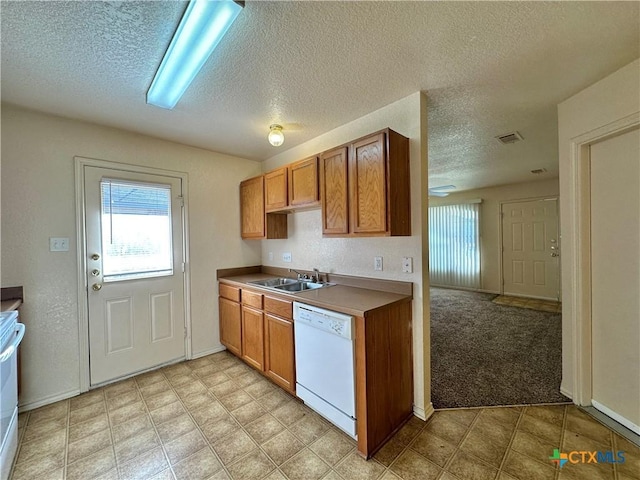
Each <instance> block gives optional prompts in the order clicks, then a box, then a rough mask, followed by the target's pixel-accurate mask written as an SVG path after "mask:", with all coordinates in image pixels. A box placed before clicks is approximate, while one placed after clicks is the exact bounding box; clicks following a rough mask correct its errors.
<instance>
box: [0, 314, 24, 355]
mask: <svg viewBox="0 0 640 480" xmlns="http://www.w3.org/2000/svg"><path fill="white" fill-rule="evenodd" d="M16 327H17V328H16V338H14V339H13V342H11V344H10V345H9V346H8V347H7V348H6V349H5V351H4V352H2V353H0V363H4V362H6V361H7V360H9V359H10V358H11V355H13V353H14V352H15V351H16V349H17V348H18V345H20V342H21V341H22V339H23V338H24V331H25V326H24V324H22V323H18V324H17V325H16Z"/></svg>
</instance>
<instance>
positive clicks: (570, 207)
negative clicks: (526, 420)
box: [558, 59, 640, 404]
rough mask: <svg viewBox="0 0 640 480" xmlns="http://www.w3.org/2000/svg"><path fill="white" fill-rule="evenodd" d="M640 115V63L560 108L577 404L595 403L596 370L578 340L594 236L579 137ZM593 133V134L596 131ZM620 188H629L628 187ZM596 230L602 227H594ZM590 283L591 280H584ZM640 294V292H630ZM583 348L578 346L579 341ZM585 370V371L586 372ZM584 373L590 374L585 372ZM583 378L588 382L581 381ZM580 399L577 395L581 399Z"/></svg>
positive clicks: (565, 326) (569, 366)
mask: <svg viewBox="0 0 640 480" xmlns="http://www.w3.org/2000/svg"><path fill="white" fill-rule="evenodd" d="M638 112H640V59H638V60H636V61H634V62H632V63H630V64H629V65H627V66H626V67H623V68H621V69H620V70H618V71H617V72H614V73H613V74H611V75H609V76H608V77H606V78H604V79H602V80H600V81H599V82H597V83H595V84H593V85H592V86H590V87H588V88H586V89H585V90H583V91H581V92H580V93H578V94H576V95H574V96H573V97H571V98H569V99H568V100H565V101H564V102H562V103H561V104H559V105H558V136H559V148H560V150H559V155H560V197H561V202H560V219H561V222H560V225H561V231H562V245H563V247H562V248H563V255H562V292H563V294H562V300H563V303H562V385H561V389H562V391H563V393H564V394H565V395H568V396H571V397H573V398H574V401H577V402H579V403H580V402H581V403H582V404H584V402H585V401H586V402H590V400H591V399H590V398H587V399H581V398H580V397H581V395H582V393H581V392H582V391H584V386H585V385H586V384H587V383H588V384H589V389H590V382H591V380H590V367H589V366H588V365H582V363H583V362H585V361H586V362H587V363H589V362H590V357H588V358H586V357H584V356H583V354H584V353H585V351H586V349H590V348H591V345H590V342H588V344H584V342H583V338H577V337H576V332H577V328H576V325H577V324H578V323H579V322H582V321H583V318H582V314H583V308H584V305H583V304H582V300H583V297H582V296H581V295H580V292H579V290H578V286H579V285H578V284H577V281H578V279H582V277H583V276H584V275H585V274H588V272H585V270H584V269H583V268H582V266H583V263H582V262H584V261H585V259H584V258H582V257H579V255H580V254H581V253H582V250H578V248H577V245H578V244H581V245H582V244H584V245H586V247H585V248H584V249H583V250H585V251H586V250H587V249H588V240H589V239H588V236H586V235H583V234H582V233H581V232H580V231H579V225H580V223H581V222H583V221H584V220H585V219H584V218H581V217H580V213H581V212H580V211H579V210H578V208H579V201H580V199H581V198H583V196H584V195H585V194H586V195H588V190H587V191H586V192H585V191H584V188H582V187H583V186H584V183H585V182H583V179H581V178H579V176H578V175H577V174H576V169H575V165H574V163H573V161H574V156H573V155H574V148H575V143H576V139H577V138H578V137H581V136H584V135H591V134H592V133H593V132H595V131H596V130H598V129H602V128H605V129H606V128H609V127H607V126H611V125H612V124H613V123H614V122H618V121H620V120H621V119H625V118H628V117H630V116H632V115H637V114H638ZM590 132H592V133H590ZM619 188H622V189H624V188H625V186H624V185H620V186H619ZM592 228H598V226H597V225H593V226H592ZM584 280H585V281H586V280H587V279H586V278H585V279H584ZM628 294H629V295H638V292H628ZM578 342H582V343H581V344H580V348H577V346H576V345H577V343H578ZM583 367H584V368H583ZM584 372H588V374H585V373H584ZM581 376H583V377H584V378H580V377H581ZM575 395H577V397H576V396H575Z"/></svg>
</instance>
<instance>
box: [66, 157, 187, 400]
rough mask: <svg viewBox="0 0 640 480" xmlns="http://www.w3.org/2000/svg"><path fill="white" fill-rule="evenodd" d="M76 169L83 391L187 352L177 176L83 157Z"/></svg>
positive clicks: (179, 180) (182, 233)
mask: <svg viewBox="0 0 640 480" xmlns="http://www.w3.org/2000/svg"><path fill="white" fill-rule="evenodd" d="M77 173H78V174H79V176H80V177H81V178H79V179H78V184H79V186H80V187H81V195H79V199H78V201H79V202H81V207H82V208H81V209H80V210H79V211H80V212H82V218H81V222H80V225H79V228H81V232H82V237H83V242H81V243H80V244H81V245H82V246H83V248H82V253H80V255H82V258H81V261H80V262H79V266H80V270H81V272H79V275H81V276H82V285H83V287H84V288H82V290H83V294H82V296H83V300H85V306H86V310H85V313H86V318H85V319H84V320H85V321H86V323H85V324H84V327H85V328H86V330H85V332H86V337H84V338H86V339H87V344H86V348H87V350H86V357H85V359H86V361H87V364H86V365H84V367H85V370H86V377H87V378H86V388H85V390H86V389H88V388H93V387H96V386H99V385H103V384H106V383H110V382H113V381H115V380H118V379H121V378H124V377H127V376H130V375H133V374H136V373H139V372H142V371H145V370H150V369H153V368H156V367H158V366H160V365H164V364H167V363H172V362H175V361H179V360H181V359H184V358H185V357H186V356H187V340H188V339H187V332H188V329H187V326H188V322H187V319H188V316H187V314H186V308H185V307H186V302H185V298H188V297H187V295H186V293H187V288H186V287H187V282H186V273H185V270H186V269H185V265H186V248H185V245H186V242H185V231H186V230H185V218H186V216H185V205H184V201H183V199H184V185H185V178H183V176H182V175H180V174H177V175H176V174H175V173H173V172H167V171H162V170H152V169H148V168H141V167H133V166H126V165H121V164H110V163H108V162H100V161H90V160H87V159H77ZM82 324H83V322H82V321H81V333H82V330H83V328H82V326H83V325H82ZM81 343H82V341H81ZM83 386H85V385H83Z"/></svg>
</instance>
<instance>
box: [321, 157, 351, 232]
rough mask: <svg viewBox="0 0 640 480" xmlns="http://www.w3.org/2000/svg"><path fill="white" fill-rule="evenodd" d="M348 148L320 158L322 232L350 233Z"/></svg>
mask: <svg viewBox="0 0 640 480" xmlns="http://www.w3.org/2000/svg"><path fill="white" fill-rule="evenodd" d="M347 168H348V165H347V148H346V147H343V148H337V149H335V150H332V151H330V152H326V153H324V154H323V155H322V158H321V159H320V190H321V198H322V233H323V234H325V235H331V234H334V235H335V234H346V233H349V202H348V197H349V192H348V189H347V185H348V184H347Z"/></svg>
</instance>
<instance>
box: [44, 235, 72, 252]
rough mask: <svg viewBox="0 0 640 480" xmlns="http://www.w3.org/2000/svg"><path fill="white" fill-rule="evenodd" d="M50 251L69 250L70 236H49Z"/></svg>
mask: <svg viewBox="0 0 640 480" xmlns="http://www.w3.org/2000/svg"><path fill="white" fill-rule="evenodd" d="M49 251H50V252H68V251H69V238H68V237H49Z"/></svg>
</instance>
